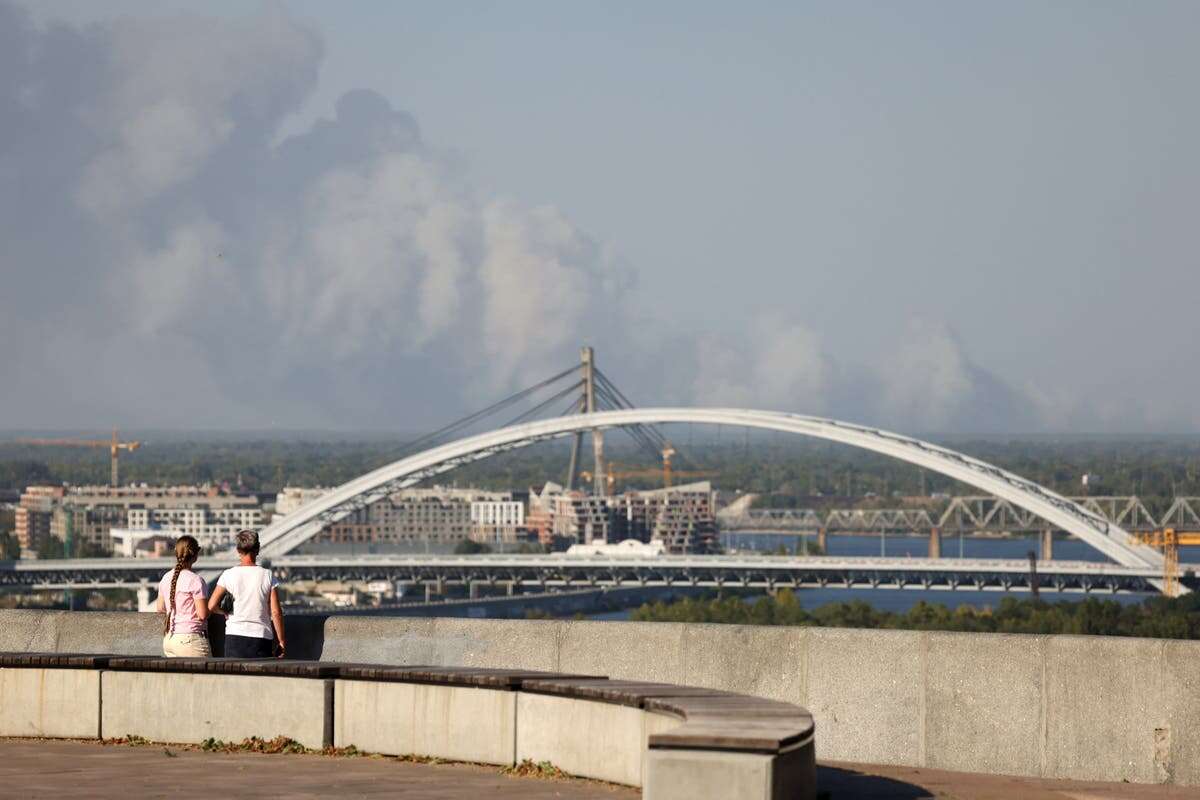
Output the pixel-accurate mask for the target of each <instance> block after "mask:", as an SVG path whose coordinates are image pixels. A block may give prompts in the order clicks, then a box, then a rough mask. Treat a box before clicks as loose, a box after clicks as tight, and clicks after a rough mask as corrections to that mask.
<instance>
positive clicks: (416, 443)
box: [400, 366, 579, 453]
mask: <svg viewBox="0 0 1200 800" xmlns="http://www.w3.org/2000/svg"><path fill="white" fill-rule="evenodd" d="M578 371H579V368H578V367H575V366H572V367H571V368H570V369H566V370H563V371H562V372H560V373H558V374H557V375H554V376H553V377H550V378H547V379H546V380H544V381H542V382H540V383H537V384H535V385H533V386H530V387H529V388H528V389H522V390H521V391H519V392H517V393H516V394H513V395H510V396H508V397H506V398H504V399H503V400H501V401H499V402H497V403H493V404H492V405H490V406H488V407H487V408H485V409H483V410H481V411H476V412H475V413H474V414H470V415H468V416H466V417H463V418H462V419H460V420H457V421H455V422H452V423H450V424H449V425H445V426H443V427H441V428H438V429H437V430H436V431H433V432H432V433H427V434H425V435H424V436H422V437H420V438H419V439H414V440H413V441H411V442H408V443H407V444H405V445H403V446H402V448H401V450H400V452H402V453H411V452H414V451H416V450H417V449H418V448H423V447H425V446H427V445H428V444H430V443H431V442H433V441H436V440H437V439H439V438H442V437H445V436H447V435H449V434H451V433H454V432H456V431H458V430H461V429H462V428H465V427H467V426H468V425H471V424H472V423H475V422H478V421H479V420H481V419H483V418H485V417H489V416H491V415H492V414H495V413H497V412H499V411H501V410H503V409H505V408H508V407H509V406H511V405H513V404H514V403H517V402H519V401H521V400H523V399H525V398H527V397H529V396H530V395H531V394H534V393H535V392H538V391H540V390H542V389H544V388H546V387H547V386H550V385H551V384H553V383H557V382H558V381H560V380H562V379H563V378H565V377H567V376H568V375H571V374H572V373H575V372H578ZM573 388H578V384H577V385H576V386H575V387H573Z"/></svg>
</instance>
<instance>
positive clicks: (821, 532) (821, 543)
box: [817, 526, 829, 555]
mask: <svg viewBox="0 0 1200 800" xmlns="http://www.w3.org/2000/svg"><path fill="white" fill-rule="evenodd" d="M817 547H818V548H820V550H821V555H826V554H828V553H829V551H828V550H827V549H826V548H825V528H824V526H822V527H820V528H817Z"/></svg>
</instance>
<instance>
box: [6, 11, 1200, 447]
mask: <svg viewBox="0 0 1200 800" xmlns="http://www.w3.org/2000/svg"><path fill="white" fill-rule="evenodd" d="M159 8H162V9H163V11H161V12H159V11H158V9H159ZM197 8H200V7H199V6H196V5H194V4H186V3H170V4H166V5H162V6H160V5H159V4H155V5H153V6H151V5H150V4H145V3H137V2H123V3H115V4H111V5H106V6H105V7H104V8H103V9H101V8H100V7H98V6H96V5H94V4H85V3H70V2H47V3H40V4H38V6H37V8H36V9H32V8H28V7H27V5H26V4H22V3H12V2H0V37H3V40H4V43H5V46H4V47H3V48H0V50H2V51H3V52H4V53H5V54H7V55H6V56H2V57H4V58H7V59H8V61H7V62H6V64H7V66H6V68H4V69H2V70H0V123H3V124H0V191H2V192H3V197H4V207H5V209H6V210H5V213H4V215H3V217H2V218H0V226H3V227H2V228H0V234H2V235H3V237H4V240H5V241H6V245H7V246H6V251H5V253H4V254H2V255H0V272H2V276H0V277H2V280H3V285H4V291H3V292H0V335H2V336H3V338H4V340H5V341H6V342H9V343H10V347H7V348H5V349H4V351H3V352H2V353H0V369H2V371H3V374H4V375H6V376H8V377H9V380H8V381H7V382H6V383H7V387H6V389H5V391H4V392H3V393H0V411H2V412H3V417H4V419H3V420H0V427H4V428H11V429H29V428H54V429H62V428H103V427H108V426H110V425H112V424H117V425H119V426H121V427H122V428H123V429H124V428H131V429H133V428H207V429H226V430H228V429H239V428H271V427H280V428H288V429H326V430H330V429H332V430H337V429H347V428H351V429H359V430H361V429H364V428H377V429H392V430H395V429H405V430H422V429H426V428H428V427H431V426H434V425H436V424H437V423H438V422H440V421H443V420H444V419H447V418H453V417H456V416H458V415H459V414H460V413H462V412H467V411H471V410H473V409H475V408H478V407H480V406H482V405H486V404H487V402H489V401H490V399H492V398H494V397H498V396H503V395H504V394H507V393H508V392H509V391H511V390H513V389H516V388H520V387H521V386H524V385H526V384H528V383H529V382H531V381H532V380H536V379H538V378H541V377H544V376H545V375H547V374H549V373H551V372H554V371H556V370H558V369H561V368H563V367H564V366H566V365H568V364H570V363H571V362H572V361H573V360H574V358H575V353H576V352H577V349H578V347H579V345H580V344H581V343H583V342H587V343H590V344H592V345H594V346H596V348H597V351H598V357H599V359H600V363H601V365H602V366H604V367H605V369H608V370H609V371H610V372H611V373H612V375H613V377H614V378H615V379H616V380H618V382H619V383H620V384H621V385H622V387H623V388H625V389H626V391H627V392H628V393H629V394H630V395H631V396H632V398H633V399H634V400H635V401H636V402H638V403H639V404H640V405H675V404H683V405H692V404H699V405H714V404H720V405H742V406H750V407H763V408H778V409H781V410H788V411H797V412H801V413H812V414H820V415H827V416H832V417H836V418H844V419H850V420H855V421H860V422H866V423H871V424H878V425H883V426H888V427H892V428H896V429H900V430H907V431H938V432H992V431H998V432H1022V433H1023V432H1039V431H1063V432H1131V433H1154V432H1183V433H1188V432H1194V431H1196V430H1197V428H1200V412H1197V411H1195V410H1194V408H1193V406H1192V404H1191V402H1190V400H1189V397H1190V395H1191V394H1192V393H1193V392H1194V391H1195V390H1196V389H1200V378H1197V377H1196V376H1195V374H1194V372H1195V371H1194V370H1189V369H1188V368H1189V367H1191V366H1193V365H1194V355H1193V348H1192V346H1191V341H1192V339H1194V337H1195V336H1196V334H1197V333H1200V322H1198V321H1197V320H1196V318H1195V315H1194V314H1191V313H1190V308H1189V304H1188V300H1189V298H1190V297H1191V296H1194V295H1195V290H1196V289H1197V288H1200V270H1198V269H1196V268H1195V266H1196V265H1195V264H1194V259H1195V257H1194V255H1193V254H1192V252H1191V248H1189V245H1190V240H1191V237H1190V235H1189V234H1190V230H1189V229H1188V226H1187V214H1186V208H1187V207H1189V206H1188V203H1189V199H1190V196H1191V194H1192V192H1191V187H1192V186H1193V185H1194V183H1195V179H1196V177H1197V176H1196V160H1195V158H1194V157H1193V156H1192V154H1191V153H1190V142H1191V141H1194V139H1195V133H1196V132H1197V128H1200V124H1198V123H1200V117H1198V112H1197V111H1196V110H1195V108H1194V104H1192V103H1189V102H1187V100H1188V97H1189V96H1190V94H1189V89H1190V87H1189V86H1188V80H1187V77H1188V76H1189V75H1190V74H1193V73H1194V69H1195V67H1196V66H1197V64H1196V60H1197V57H1196V55H1195V54H1194V53H1193V52H1192V50H1193V48H1191V47H1190V43H1189V37H1188V35H1187V32H1188V31H1190V30H1194V29H1195V23H1196V22H1197V21H1198V20H1197V19H1196V18H1197V16H1198V14H1200V11H1198V10H1197V9H1196V7H1194V6H1191V5H1188V4H1182V3H1181V4H1172V3H1158V4H1155V5H1153V6H1149V7H1142V8H1139V9H1136V10H1135V9H1133V8H1131V7H1123V6H1119V5H1103V4H1090V3H1089V4H1082V3H1080V4H1070V3H1068V4H1061V5H1056V6H1055V7H1053V8H1048V7H1042V6H1040V5H1037V4H1010V5H1006V6H1004V7H993V8H987V7H974V8H966V7H956V6H951V5H947V4H936V3H923V4H914V5H910V6H906V7H905V8H904V9H902V10H901V9H889V8H888V7H882V8H873V9H872V11H871V13H870V14H865V13H863V10H864V9H863V7H860V6H842V5H832V4H805V5H802V6H796V7H790V6H781V5H774V4H758V5H755V6H753V7H751V8H749V9H748V10H746V11H745V12H741V13H739V14H737V15H735V14H733V13H732V12H731V11H729V10H728V9H722V8H721V7H719V6H703V5H701V6H692V5H688V6H686V7H684V6H680V5H670V4H668V5H663V6H660V7H656V8H654V9H636V10H628V9H627V10H624V11H622V10H620V9H607V10H605V9H600V8H592V9H585V8H576V9H564V8H557V7H555V6H553V5H544V4H531V5H524V6H521V7H513V8H506V9H504V10H500V9H496V8H490V7H486V6H480V7H470V8H469V7H460V8H458V9H457V10H454V9H439V8H437V7H435V6H426V7H417V6H410V7H404V8H400V7H397V6H392V5H391V4H376V5H371V4H364V5H359V6H354V7H351V8H349V9H336V8H335V7H333V6H326V5H323V4H316V3H303V2H294V3H281V4H277V5H274V6H267V7H263V8H262V9H260V10H258V11H255V12H253V13H249V14H247V13H246V12H244V11H242V10H241V9H242V6H241V4H235V3H214V4H206V5H205V6H203V9H204V10H203V13H202V14H197V13H196V10H195V9H197ZM27 11H28V13H27ZM58 20H62V21H58ZM549 65H553V66H554V68H553V69H550V68H548V67H549ZM1168 376H1169V377H1168ZM1168 380H1169V383H1165V382H1166V381H1168ZM1164 383H1165V387H1164ZM1146 387H1153V389H1148V388H1146Z"/></svg>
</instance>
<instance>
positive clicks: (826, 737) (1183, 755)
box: [0, 611, 1200, 785]
mask: <svg viewBox="0 0 1200 800" xmlns="http://www.w3.org/2000/svg"><path fill="white" fill-rule="evenodd" d="M292 624H295V625H300V624H305V625H308V626H309V627H308V628H307V629H306V630H305V631H303V632H301V631H299V630H297V631H296V632H294V633H290V634H289V639H290V640H291V642H289V644H290V645H291V646H292V649H296V650H297V652H296V655H297V656H302V655H304V656H308V657H312V658H320V659H321V660H325V661H370V662H378V663H386V664H397V665H413V664H426V665H445V666H472V667H483V666H489V667H504V668H508V669H536V670H544V671H562V672H576V673H585V674H601V675H607V676H608V677H610V678H614V679H630V680H641V681H659V682H663V683H673V684H680V685H690V686H700V687H706V688H711V689H721V690H725V691H731V692H738V693H742V694H748V695H754V696H757V697H764V698H770V699H775V700H780V701H784V702H788V703H793V704H796V705H799V706H802V707H804V708H807V709H808V710H809V711H810V712H811V713H812V715H813V717H814V719H815V720H816V725H817V730H818V732H819V735H818V737H817V756H818V757H819V758H823V759H830V760H840V761H857V762H865V763H880V764H905V765H911V766H927V767H937V768H941V769H951V770H963V771H970V772H992V773H1003V774H1016V775H1039V776H1044V777H1051V778H1075V779H1081V780H1106V781H1121V780H1129V781H1134V782H1142V783H1177V784H1187V785H1196V784H1200V725H1196V724H1195V720H1197V719H1200V642H1191V641H1169V640H1157V639H1130V638H1118V637H1091V636H1021V635H993V634H962V633H937V632H919V631H876V630H853V629H830V628H785V627H753V626H736V625H694V624H676V623H633V622H614V623H606V622H575V621H540V620H532V621H509V620H464V619H446V618H433V619H415V618H362V617H329V618H328V619H324V620H321V619H320V618H312V619H308V620H306V621H304V622H303V623H301V622H300V620H299V619H298V618H294V619H293V620H291V621H290V622H289V626H291V625H292ZM158 625H159V622H158V620H157V619H156V618H155V617H154V615H148V614H143V615H138V614H97V613H78V612H77V613H70V612H31V611H25V612H20V611H0V650H57V651H59V652H88V651H91V652H96V651H113V650H117V651H119V652H129V653H142V654H147V655H153V654H157V653H158V652H159V642H158V631H159V627H158ZM301 648H302V649H301Z"/></svg>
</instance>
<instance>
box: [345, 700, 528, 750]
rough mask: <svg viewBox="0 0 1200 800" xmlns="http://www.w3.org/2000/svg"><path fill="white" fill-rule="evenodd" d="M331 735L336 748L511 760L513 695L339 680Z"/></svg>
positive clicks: (514, 736) (514, 701)
mask: <svg viewBox="0 0 1200 800" xmlns="http://www.w3.org/2000/svg"><path fill="white" fill-rule="evenodd" d="M333 707H334V725H333V731H334V733H333V739H334V744H336V745H337V746H338V747H347V746H349V745H354V746H355V747H357V748H358V749H359V750H362V751H364V752H370V753H386V754H388V755H409V754H413V753H418V754H420V755H425V756H433V757H435V758H445V759H449V760H452V761H472V762H477V763H481V764H512V763H514V761H513V758H514V753H515V746H516V722H517V712H516V693H515V692H511V691H503V690H496V689H479V688H475V687H471V686H439V685H432V684H419V683H383V682H374V681H354V680H349V681H347V680H339V681H337V682H336V684H335V690H334V702H333Z"/></svg>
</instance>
